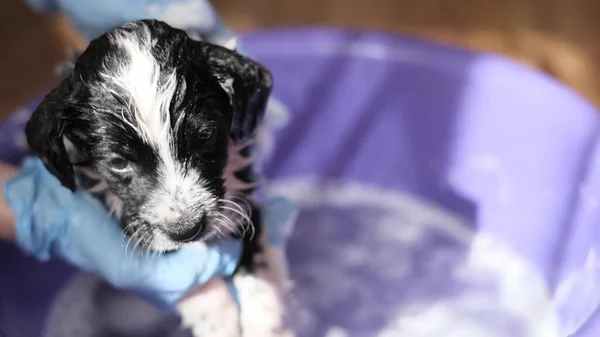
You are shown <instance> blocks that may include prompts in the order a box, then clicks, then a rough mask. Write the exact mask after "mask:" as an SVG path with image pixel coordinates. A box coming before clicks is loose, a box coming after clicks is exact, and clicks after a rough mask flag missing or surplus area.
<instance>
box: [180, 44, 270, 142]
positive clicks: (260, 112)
mask: <svg viewBox="0 0 600 337" xmlns="http://www.w3.org/2000/svg"><path fill="white" fill-rule="evenodd" d="M189 43H190V44H191V45H192V48H191V49H192V50H193V52H192V54H193V55H192V57H193V59H192V62H194V63H196V64H197V65H199V66H204V67H207V66H208V69H209V71H210V72H211V73H212V74H213V76H215V78H216V79H217V80H218V81H219V84H220V85H221V87H222V88H223V90H224V91H225V92H226V93H227V94H228V95H229V98H230V100H231V104H232V107H233V116H231V129H230V135H231V138H232V139H233V141H235V142H237V141H239V140H242V139H244V138H246V137H249V136H251V135H252V134H253V133H254V130H255V129H256V127H257V126H258V124H259V123H260V121H261V120H262V118H263V116H264V113H265V108H266V105H267V101H268V99H269V95H270V94H271V90H272V87H273V77H272V75H271V73H270V72H269V71H268V70H267V69H266V68H265V67H263V66H262V65H261V64H259V63H258V62H256V61H253V60H251V59H250V58H247V57H245V56H243V55H240V54H239V53H237V52H236V51H234V50H231V49H228V48H226V47H221V46H218V45H214V44H211V43H208V42H203V41H193V40H190V42H189Z"/></svg>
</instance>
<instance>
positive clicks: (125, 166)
mask: <svg viewBox="0 0 600 337" xmlns="http://www.w3.org/2000/svg"><path fill="white" fill-rule="evenodd" d="M107 164H108V167H109V168H110V169H111V170H112V171H115V172H125V171H127V170H129V167H130V166H129V162H128V161H127V160H125V159H123V158H112V159H110V160H109V161H108V162H107Z"/></svg>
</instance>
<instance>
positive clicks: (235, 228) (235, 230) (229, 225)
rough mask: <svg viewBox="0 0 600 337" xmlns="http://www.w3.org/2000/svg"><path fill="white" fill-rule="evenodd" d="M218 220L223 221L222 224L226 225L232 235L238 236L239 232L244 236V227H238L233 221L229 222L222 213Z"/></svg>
mask: <svg viewBox="0 0 600 337" xmlns="http://www.w3.org/2000/svg"><path fill="white" fill-rule="evenodd" d="M220 219H221V220H222V221H224V223H225V224H226V225H227V228H228V229H229V230H230V231H231V232H232V233H234V234H240V231H243V232H242V233H241V234H242V235H245V234H246V228H245V227H244V226H239V224H236V223H235V222H233V220H231V219H230V218H229V217H227V215H225V214H224V213H221V214H220Z"/></svg>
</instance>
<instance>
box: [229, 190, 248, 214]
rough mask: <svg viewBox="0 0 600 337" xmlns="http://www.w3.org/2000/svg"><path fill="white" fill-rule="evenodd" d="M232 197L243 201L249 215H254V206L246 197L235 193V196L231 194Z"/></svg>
mask: <svg viewBox="0 0 600 337" xmlns="http://www.w3.org/2000/svg"><path fill="white" fill-rule="evenodd" d="M231 198H232V199H234V200H239V201H241V202H242V203H244V205H245V206H246V208H245V209H246V212H247V213H248V216H249V217H252V207H251V206H250V203H249V202H248V201H247V200H246V199H244V198H242V197H240V196H237V195H233V196H231Z"/></svg>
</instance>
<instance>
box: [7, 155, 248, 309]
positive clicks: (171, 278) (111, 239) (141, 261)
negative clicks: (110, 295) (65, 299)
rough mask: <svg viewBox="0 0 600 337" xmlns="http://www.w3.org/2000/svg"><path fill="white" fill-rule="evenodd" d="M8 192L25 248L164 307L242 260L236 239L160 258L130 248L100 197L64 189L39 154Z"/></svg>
mask: <svg viewBox="0 0 600 337" xmlns="http://www.w3.org/2000/svg"><path fill="white" fill-rule="evenodd" d="M4 196H5V199H6V202H7V203H8V204H9V206H10V207H11V208H12V209H13V211H14V213H15V217H16V233H17V243H18V245H19V246H20V247H21V248H22V249H23V250H24V251H26V252H28V253H29V254H31V255H33V256H35V257H36V258H37V259H39V260H48V259H51V258H60V259H62V260H65V261H67V262H69V263H71V264H73V265H75V266H76V267H78V268H80V269H83V270H86V271H89V272H93V273H96V274H97V275H99V276H100V277H102V278H104V279H106V280H107V281H108V282H109V283H111V284H112V285H113V286H115V287H118V288H123V289H127V290H131V291H135V292H138V293H143V294H145V295H146V296H149V297H150V299H151V300H153V301H155V302H156V303H159V304H163V305H166V306H171V307H172V306H174V305H175V302H176V301H177V300H178V299H180V298H181V297H182V296H184V295H185V293H186V292H188V291H190V290H191V289H193V288H196V287H200V286H201V285H203V284H204V283H206V282H207V281H208V280H209V279H211V278H213V277H221V276H229V275H231V273H233V271H234V270H235V268H236V266H237V263H238V260H239V256H240V251H241V242H239V241H236V240H222V241H217V242H214V243H210V244H208V245H207V247H208V248H206V249H202V248H198V247H193V246H190V247H186V248H183V249H181V250H178V251H176V252H173V253H169V254H165V255H156V256H154V255H152V254H150V255H148V254H144V253H143V252H141V251H138V250H135V249H133V248H134V247H133V244H130V245H129V246H127V239H124V237H123V234H122V230H121V228H120V227H119V226H118V224H117V223H116V222H115V220H114V219H113V218H112V217H110V216H109V214H108V213H107V212H106V210H105V209H104V208H103V207H102V205H101V204H100V203H99V202H98V201H97V200H95V199H93V198H92V197H91V196H90V195H89V194H87V193H85V192H82V191H76V192H75V193H72V192H71V191H70V190H68V189H67V188H65V187H63V186H62V185H61V183H60V182H59V181H58V179H57V178H56V177H54V176H53V175H52V174H50V173H49V172H48V171H47V170H46V168H45V167H44V164H43V163H42V162H41V161H40V160H39V159H38V158H27V159H26V160H25V161H24V164H23V167H22V169H21V170H20V172H19V173H18V174H17V175H16V176H15V177H13V178H12V179H10V180H9V181H7V182H6V183H5V184H4Z"/></svg>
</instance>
